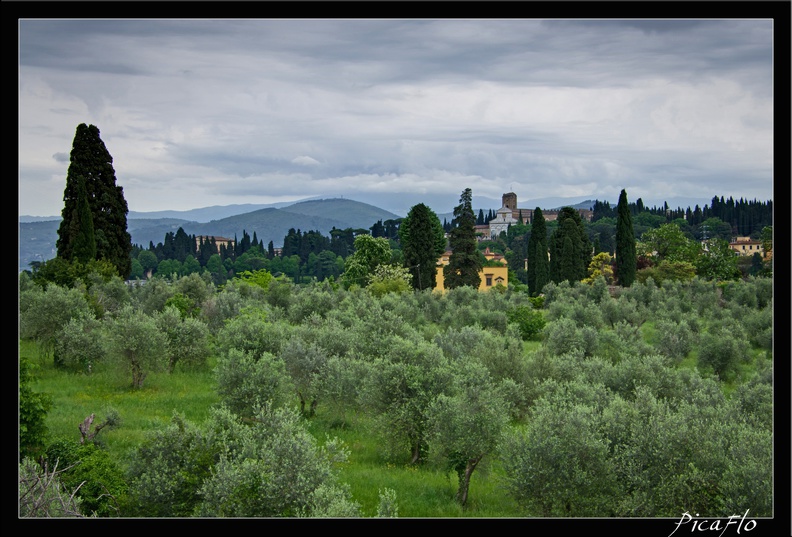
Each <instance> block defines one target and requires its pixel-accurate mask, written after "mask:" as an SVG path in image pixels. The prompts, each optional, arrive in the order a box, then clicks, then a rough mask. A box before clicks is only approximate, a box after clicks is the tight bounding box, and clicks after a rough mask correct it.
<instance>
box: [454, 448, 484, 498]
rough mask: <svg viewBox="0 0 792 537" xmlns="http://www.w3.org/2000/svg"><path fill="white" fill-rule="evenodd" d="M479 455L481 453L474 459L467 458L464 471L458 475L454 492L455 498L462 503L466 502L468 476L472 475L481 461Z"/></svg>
mask: <svg viewBox="0 0 792 537" xmlns="http://www.w3.org/2000/svg"><path fill="white" fill-rule="evenodd" d="M481 457H483V455H479V456H478V457H476V458H474V459H468V462H467V465H466V466H465V472H464V473H463V474H462V475H460V476H459V478H460V479H459V489H458V490H457V493H456V499H457V501H458V502H459V503H460V504H462V505H465V504H467V498H468V489H469V488H470V476H472V475H473V471H474V470H475V469H476V466H478V463H479V461H481Z"/></svg>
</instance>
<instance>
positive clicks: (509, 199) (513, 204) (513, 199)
mask: <svg viewBox="0 0 792 537" xmlns="http://www.w3.org/2000/svg"><path fill="white" fill-rule="evenodd" d="M503 206H504V207H506V208H507V209H511V210H512V211H514V210H516V209H517V194H515V193H514V192H508V193H506V194H504V195H503Z"/></svg>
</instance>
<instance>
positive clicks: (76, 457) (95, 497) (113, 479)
mask: <svg viewBox="0 0 792 537" xmlns="http://www.w3.org/2000/svg"><path fill="white" fill-rule="evenodd" d="M46 458H47V461H48V464H49V466H50V467H54V466H55V464H56V463H57V465H58V468H61V469H63V472H62V473H61V474H60V479H61V484H62V485H63V486H64V487H65V488H66V489H67V490H77V495H78V496H79V497H80V499H81V500H82V501H81V507H82V510H83V512H85V513H91V514H93V515H94V516H99V517H115V516H119V515H120V512H119V508H120V505H121V504H122V503H123V502H124V501H125V499H124V498H125V495H126V491H127V484H126V480H125V476H124V473H123V472H122V470H121V469H120V468H119V467H118V465H117V464H116V462H115V461H114V460H112V459H111V457H110V454H109V453H108V452H107V451H105V450H103V449H101V448H99V447H97V446H96V445H95V444H93V443H89V444H82V445H81V444H78V443H76V442H72V441H68V440H58V441H56V442H54V443H52V444H50V446H48V447H47V453H46Z"/></svg>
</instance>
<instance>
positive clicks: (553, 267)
mask: <svg viewBox="0 0 792 537" xmlns="http://www.w3.org/2000/svg"><path fill="white" fill-rule="evenodd" d="M557 220H558V229H556V230H555V231H554V232H553V234H552V235H551V237H550V245H549V246H550V279H551V280H552V281H554V282H555V283H560V282H562V281H564V280H568V281H570V282H576V281H580V280H582V279H583V278H585V277H586V275H587V274H588V266H589V263H590V262H591V249H592V246H591V241H590V240H589V238H588V235H587V234H586V227H585V225H584V224H583V219H582V218H581V217H580V213H578V212H577V211H576V210H575V209H573V208H572V207H563V208H561V210H560V211H559V212H558V219H557ZM567 237H568V238H569V239H570V243H569V246H568V247H567V245H566V239H567Z"/></svg>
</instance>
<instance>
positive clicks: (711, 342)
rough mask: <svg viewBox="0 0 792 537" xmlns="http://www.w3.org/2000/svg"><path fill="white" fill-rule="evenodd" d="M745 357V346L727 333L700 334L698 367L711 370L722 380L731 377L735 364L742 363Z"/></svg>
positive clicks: (735, 367)
mask: <svg viewBox="0 0 792 537" xmlns="http://www.w3.org/2000/svg"><path fill="white" fill-rule="evenodd" d="M747 356H748V354H747V349H746V348H745V344H744V343H743V342H742V340H740V339H737V338H735V337H734V336H732V335H731V334H730V333H729V332H726V331H719V332H717V333H714V334H713V333H706V334H702V335H701V338H700V340H699V351H698V362H699V367H704V368H712V370H713V371H714V372H715V373H716V374H717V375H718V376H719V377H720V378H722V379H724V380H728V379H730V378H732V377H733V375H734V374H735V373H736V369H737V364H739V363H740V362H742V361H744V360H745V359H746V358H747Z"/></svg>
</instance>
